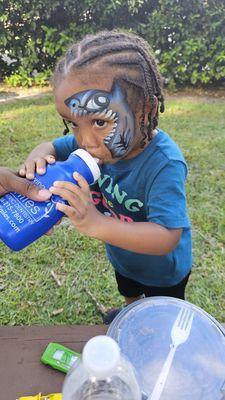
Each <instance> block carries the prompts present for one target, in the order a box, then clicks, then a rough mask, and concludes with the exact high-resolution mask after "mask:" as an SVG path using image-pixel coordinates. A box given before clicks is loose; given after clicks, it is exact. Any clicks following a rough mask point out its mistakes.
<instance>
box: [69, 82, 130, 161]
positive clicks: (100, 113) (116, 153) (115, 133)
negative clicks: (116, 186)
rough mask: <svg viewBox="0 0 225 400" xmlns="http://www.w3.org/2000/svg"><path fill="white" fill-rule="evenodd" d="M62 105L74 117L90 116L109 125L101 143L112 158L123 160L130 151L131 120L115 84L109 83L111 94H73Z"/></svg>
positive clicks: (124, 96) (85, 92)
mask: <svg viewBox="0 0 225 400" xmlns="http://www.w3.org/2000/svg"><path fill="white" fill-rule="evenodd" d="M64 103H65V104H66V106H67V107H68V108H69V109H70V112H71V114H73V115H75V116H79V117H80V116H86V115H94V116H95V117H97V118H103V119H104V120H105V121H112V122H113V127H112V130H111V132H110V133H109V134H108V135H107V136H106V137H105V138H104V144H105V146H106V147H107V148H108V150H109V151H110V153H111V155H112V157H113V158H117V157H123V156H124V155H126V154H127V153H128V152H129V150H130V149H131V148H132V144H133V138H134V135H135V117H134V114H133V112H132V110H131V109H130V107H129V105H128V103H127V99H126V95H125V93H124V91H123V90H122V88H121V87H120V86H119V85H118V84H117V83H114V84H113V86H112V90H111V92H107V91H104V90H99V89H90V90H86V91H83V92H79V93H75V94H74V95H72V96H71V97H69V98H68V99H66V100H65V102H64Z"/></svg>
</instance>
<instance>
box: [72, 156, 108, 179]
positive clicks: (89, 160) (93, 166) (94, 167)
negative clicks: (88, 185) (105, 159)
mask: <svg viewBox="0 0 225 400" xmlns="http://www.w3.org/2000/svg"><path fill="white" fill-rule="evenodd" d="M72 154H76V155H77V156H78V157H80V158H82V160H83V161H84V162H85V163H86V164H87V166H88V168H89V169H90V171H91V173H92V175H93V177H94V182H96V181H97V180H98V178H99V177H100V175H101V172H100V169H99V166H98V164H97V162H98V158H94V157H92V156H91V155H90V154H89V153H88V152H87V151H86V150H83V149H77V150H75V151H73V152H72Z"/></svg>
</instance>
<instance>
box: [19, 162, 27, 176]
mask: <svg viewBox="0 0 225 400" xmlns="http://www.w3.org/2000/svg"><path fill="white" fill-rule="evenodd" d="M18 174H19V175H20V176H23V177H25V176H26V166H25V164H22V165H21V166H20V168H19V171H18Z"/></svg>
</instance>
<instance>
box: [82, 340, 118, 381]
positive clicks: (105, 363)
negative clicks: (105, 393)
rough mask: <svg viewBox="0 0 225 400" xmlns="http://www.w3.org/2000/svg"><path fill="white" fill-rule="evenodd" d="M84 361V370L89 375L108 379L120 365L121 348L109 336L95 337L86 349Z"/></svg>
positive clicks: (83, 355)
mask: <svg viewBox="0 0 225 400" xmlns="http://www.w3.org/2000/svg"><path fill="white" fill-rule="evenodd" d="M82 361H83V366H84V368H85V369H86V370H87V371H88V372H89V373H92V374H93V375H94V376H97V377H99V378H106V377H108V376H109V375H111V374H112V373H113V371H114V370H115V368H116V367H117V365H118V364H119V361H120V349H119V346H118V344H117V343H116V342H115V340H113V339H112V338H110V337H108V336H103V335H100V336H96V337H93V338H92V339H90V340H89V341H88V342H87V343H86V345H85V347H84V350H83V353H82Z"/></svg>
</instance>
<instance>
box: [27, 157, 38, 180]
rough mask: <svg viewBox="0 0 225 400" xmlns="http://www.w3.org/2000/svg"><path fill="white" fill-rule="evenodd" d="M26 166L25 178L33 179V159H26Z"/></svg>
mask: <svg viewBox="0 0 225 400" xmlns="http://www.w3.org/2000/svg"><path fill="white" fill-rule="evenodd" d="M25 167H26V178H27V179H34V173H35V167H36V165H35V161H33V160H31V161H26V163H25Z"/></svg>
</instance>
